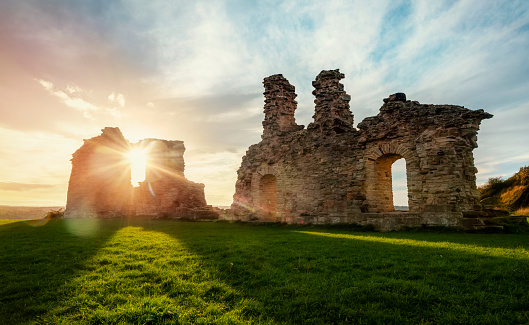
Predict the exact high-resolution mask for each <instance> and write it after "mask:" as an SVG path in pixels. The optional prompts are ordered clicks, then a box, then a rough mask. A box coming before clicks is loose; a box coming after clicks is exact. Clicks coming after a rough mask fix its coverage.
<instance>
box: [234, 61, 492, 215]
mask: <svg viewBox="0 0 529 325" xmlns="http://www.w3.org/2000/svg"><path fill="white" fill-rule="evenodd" d="M343 77H344V75H343V74H341V73H340V72H339V71H338V70H330V71H322V72H321V73H320V74H319V75H318V76H317V77H316V80H315V81H314V82H313V86H314V88H315V90H314V92H313V94H314V95H315V97H316V99H315V114H314V116H313V118H314V122H313V123H310V124H309V126H308V127H307V129H303V127H302V126H297V125H296V124H295V121H294V109H295V101H293V99H294V98H295V96H296V95H295V94H294V86H292V85H290V84H288V81H287V80H286V79H285V78H284V77H283V76H281V75H274V76H271V77H268V78H265V80H264V82H263V83H264V85H265V93H264V95H265V109H264V113H265V119H264V122H263V127H264V130H263V136H262V141H261V142H260V143H258V144H255V145H252V146H251V147H250V148H249V150H248V151H247V153H246V155H245V156H244V157H243V160H242V164H241V167H240V168H239V170H238V172H237V173H238V179H237V183H236V191H235V195H234V203H233V204H232V210H233V211H234V212H235V214H236V215H238V216H239V218H241V219H248V218H254V219H261V220H274V221H283V222H292V223H301V222H316V223H322V222H324V223H325V222H359V223H362V222H364V223H365V222H367V221H366V220H367V219H366V218H373V217H372V214H373V213H378V214H380V213H391V212H393V211H394V207H393V197H392V184H391V165H392V164H393V163H394V162H395V161H396V160H398V159H401V158H404V159H405V161H406V168H407V183H408V196H409V207H410V214H409V215H408V217H409V218H411V217H413V218H415V219H414V221H413V222H412V221H409V220H408V221H406V222H404V223H410V222H411V223H414V222H415V223H417V222H418V223H419V224H420V223H426V224H435V223H443V222H445V221H443V220H448V219H450V220H449V222H448V223H450V224H452V225H459V224H460V223H461V221H460V220H459V219H461V218H462V217H463V216H464V215H465V213H467V212H468V213H469V214H472V213H474V212H476V211H479V210H480V209H481V207H480V206H479V204H478V198H479V195H478V192H477V191H476V185H475V179H476V177H475V174H476V172H477V170H476V168H475V167H474V161H473V156H472V150H473V149H474V148H475V147H476V146H477V145H476V134H477V131H478V129H479V124H480V122H481V120H482V119H486V118H490V117H492V115H490V114H488V113H485V112H483V110H477V111H472V110H468V109H466V108H463V107H461V106H454V105H424V104H420V103H418V102H416V101H409V100H406V98H405V95H404V94H400V93H399V94H395V95H392V96H390V97H389V98H386V99H384V104H383V105H382V107H381V108H380V113H379V114H378V115H377V116H374V117H369V118H366V119H364V121H362V122H361V123H359V124H358V129H355V128H354V126H353V115H352V113H351V111H350V110H349V100H350V96H349V95H347V93H346V92H345V91H344V88H343V85H342V84H341V83H340V82H339V81H340V79H342V78H343ZM275 89H281V90H285V89H287V90H288V94H287V95H283V93H282V92H280V91H274V90H275ZM278 94H281V98H280V99H277V98H275V96H276V95H278ZM285 98H288V100H285ZM271 103H274V105H271ZM278 116H282V117H283V118H284V120H286V121H288V123H283V124H281V123H276V121H277V120H278V118H277V117H278ZM281 125H286V127H281ZM271 180H274V181H275V197H272V194H271V193H272V192H274V191H272V189H271V188H272V187H273V186H272V185H265V184H271V183H273V182H272V181H271ZM265 188H266V190H265ZM274 198H275V200H274ZM270 202H275V206H274V207H272V206H271V203H270ZM412 213H413V214H412ZM443 218H444V219H443ZM395 220H396V219H395ZM371 221H372V222H374V223H376V222H379V221H373V220H371ZM368 223H369V222H368Z"/></svg>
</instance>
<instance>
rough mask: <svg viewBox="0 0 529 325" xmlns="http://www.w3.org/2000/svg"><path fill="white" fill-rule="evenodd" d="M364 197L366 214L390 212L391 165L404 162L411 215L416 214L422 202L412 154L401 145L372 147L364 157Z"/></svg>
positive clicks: (391, 192) (391, 207) (391, 204)
mask: <svg viewBox="0 0 529 325" xmlns="http://www.w3.org/2000/svg"><path fill="white" fill-rule="evenodd" d="M366 156H367V157H366V158H367V159H366V165H365V167H366V182H365V195H366V207H367V211H368V212H392V211H395V206H394V205H393V202H394V201H393V187H392V184H393V177H392V172H391V167H392V165H393V163H394V162H396V161H397V160H399V159H404V161H405V164H406V188H407V198H408V207H409V211H410V212H417V211H418V209H419V206H420V201H421V193H422V187H421V177H420V173H419V163H418V159H417V157H416V154H415V152H414V151H413V150H412V149H410V148H408V147H406V146H404V145H402V144H396V143H393V144H385V145H375V146H373V147H371V148H370V150H369V152H368V154H367V155H366Z"/></svg>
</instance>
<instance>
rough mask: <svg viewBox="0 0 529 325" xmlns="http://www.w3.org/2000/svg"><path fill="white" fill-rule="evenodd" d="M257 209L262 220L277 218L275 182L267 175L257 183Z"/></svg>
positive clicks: (274, 178)
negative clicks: (262, 216) (261, 214)
mask: <svg viewBox="0 0 529 325" xmlns="http://www.w3.org/2000/svg"><path fill="white" fill-rule="evenodd" d="M259 208H260V210H261V212H262V213H263V214H264V218H266V219H269V220H275V219H276V217H277V180H276V177H275V176H274V175H271V174H267V175H264V176H263V177H261V180H260V181H259Z"/></svg>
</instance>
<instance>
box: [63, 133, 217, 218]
mask: <svg viewBox="0 0 529 325" xmlns="http://www.w3.org/2000/svg"><path fill="white" fill-rule="evenodd" d="M102 131H103V133H102V134H101V135H100V136H98V137H95V138H92V139H88V140H85V141H84V144H83V146H82V147H81V148H79V150H77V151H76V152H75V153H74V154H73V159H72V173H71V176H70V182H69V186H68V196H67V203H66V210H65V217H66V218H92V217H99V218H105V217H115V216H127V215H128V216H130V215H132V216H134V215H137V216H156V217H169V218H191V219H197V218H215V217H216V214H215V213H213V209H212V207H211V206H208V205H207V203H206V199H205V195H204V184H200V183H195V182H192V181H190V180H187V179H186V178H185V176H184V167H185V164H184V158H183V155H184V151H185V147H184V143H183V142H182V141H167V140H159V139H145V140H142V141H140V142H138V143H136V144H131V143H130V142H129V141H127V140H126V139H125V138H124V137H123V134H122V133H121V131H120V130H119V129H118V128H105V129H103V130H102ZM132 149H141V150H143V151H144V152H145V153H146V155H147V157H148V159H147V168H146V173H145V177H146V178H145V181H143V182H141V183H140V184H139V187H135V188H133V187H132V185H131V165H130V161H129V160H128V157H127V153H128V152H129V151H131V150H132Z"/></svg>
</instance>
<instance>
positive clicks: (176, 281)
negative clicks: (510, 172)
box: [0, 219, 529, 324]
mask: <svg viewBox="0 0 529 325" xmlns="http://www.w3.org/2000/svg"><path fill="white" fill-rule="evenodd" d="M72 222H73V223H75V225H73V224H71V223H72ZM74 226H75V227H74ZM84 227H88V228H89V229H90V235H89V236H86V235H82V234H81V233H80V232H79V230H80V229H83V228H84ZM0 242H1V243H2V245H0V274H1V275H2V276H1V277H0V320H2V323H5V324H526V323H529V315H528V309H527V306H529V290H527V289H528V285H527V283H528V281H529V259H528V256H527V251H528V249H529V240H528V234H527V233H520V234H509V235H507V234H494V235H493V234H466V233H398V232H397V233H360V232H353V231H348V230H326V229H321V228H309V227H304V228H299V227H276V226H261V227H258V226H250V225H241V224H229V223H202V222H175V221H170V220H156V221H154V220H127V219H122V220H99V221H98V223H97V224H94V223H93V222H90V220H86V219H85V220H82V219H77V220H51V221H50V222H48V223H47V224H44V225H41V226H34V225H30V224H29V223H24V222H19V221H12V222H0Z"/></svg>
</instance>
